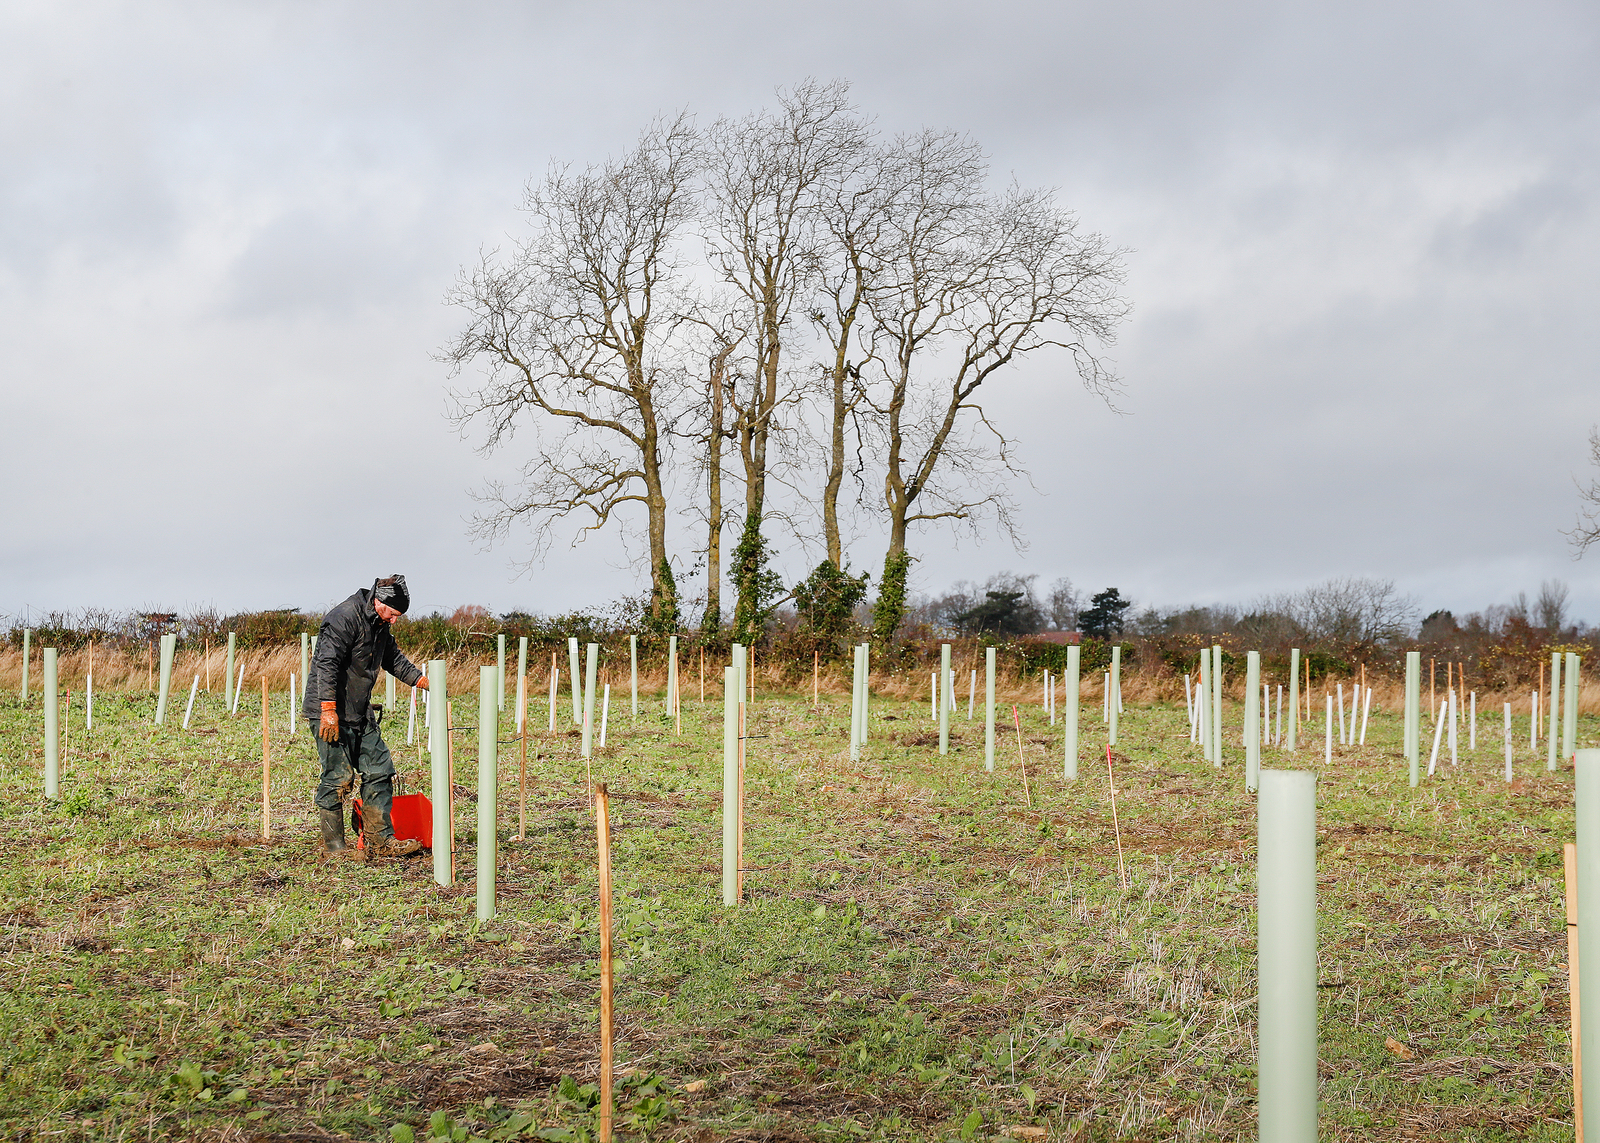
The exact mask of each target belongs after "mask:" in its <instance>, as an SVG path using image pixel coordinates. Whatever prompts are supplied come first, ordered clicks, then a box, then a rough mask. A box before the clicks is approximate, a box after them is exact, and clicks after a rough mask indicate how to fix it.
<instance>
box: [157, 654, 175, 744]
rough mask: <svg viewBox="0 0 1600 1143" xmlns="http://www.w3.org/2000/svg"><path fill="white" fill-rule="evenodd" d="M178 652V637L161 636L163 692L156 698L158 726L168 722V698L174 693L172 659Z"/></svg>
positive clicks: (161, 679)
mask: <svg viewBox="0 0 1600 1143" xmlns="http://www.w3.org/2000/svg"><path fill="white" fill-rule="evenodd" d="M177 650H178V637H177V636H176V635H163V636H161V676H160V686H161V690H160V693H159V695H158V696H157V698H156V725H157V726H162V725H165V723H166V721H167V696H168V695H169V694H170V693H171V691H172V659H173V656H174V655H175V654H176V653H177Z"/></svg>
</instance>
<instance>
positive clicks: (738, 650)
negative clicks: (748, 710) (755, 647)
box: [733, 643, 750, 702]
mask: <svg viewBox="0 0 1600 1143" xmlns="http://www.w3.org/2000/svg"><path fill="white" fill-rule="evenodd" d="M746 655H747V650H746V648H745V645H744V644H743V643H735V644H734V645H733V669H734V672H735V673H736V674H737V676H738V679H739V692H738V698H739V701H740V702H744V700H745V696H746V695H748V694H749V693H750V680H749V679H748V678H747V677H746V676H745V663H746V662H748V659H747V658H746Z"/></svg>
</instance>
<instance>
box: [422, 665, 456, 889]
mask: <svg viewBox="0 0 1600 1143" xmlns="http://www.w3.org/2000/svg"><path fill="white" fill-rule="evenodd" d="M447 684H448V678H447V671H446V669H445V661H444V660H443V659H434V660H432V661H431V662H430V663H429V664H428V706H429V708H430V709H431V708H432V706H433V704H434V703H438V704H439V717H438V718H435V719H432V720H431V721H430V723H429V724H428V758H429V761H430V762H431V763H432V771H433V773H432V777H433V879H434V880H435V881H437V882H438V883H439V884H440V885H441V886H443V887H444V888H446V889H448V888H449V887H450V884H451V876H450V858H451V850H452V849H453V848H454V846H455V823H454V822H452V821H451V820H450V728H449V727H448V726H446V725H445V723H447V722H449V721H450V720H449V719H448V718H446V717H445V711H447V710H448V709H450V708H449V707H448V706H447V705H446V704H447V703H448V702H449V695H448V685H447Z"/></svg>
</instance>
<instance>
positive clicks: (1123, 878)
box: [1106, 745, 1128, 893]
mask: <svg viewBox="0 0 1600 1143" xmlns="http://www.w3.org/2000/svg"><path fill="white" fill-rule="evenodd" d="M1106 784H1107V785H1108V786H1110V787H1111V828H1112V829H1113V830H1114V831H1116V835H1117V879H1118V880H1119V881H1120V882H1121V883H1122V891H1123V892H1124V893H1126V892H1127V891H1128V869H1127V866H1125V865H1124V864H1123V862H1122V826H1121V825H1120V824H1119V823H1118V822H1117V779H1116V776H1115V775H1113V774H1112V772H1111V747H1110V746H1109V745H1108V746H1107V747H1106Z"/></svg>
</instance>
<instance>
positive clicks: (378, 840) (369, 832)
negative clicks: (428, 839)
mask: <svg viewBox="0 0 1600 1143" xmlns="http://www.w3.org/2000/svg"><path fill="white" fill-rule="evenodd" d="M361 833H362V837H363V838H364V839H365V843H366V847H367V852H368V853H370V854H371V855H372V856H373V857H407V856H409V855H411V854H413V853H420V852H422V843H421V842H419V841H418V840H417V839H416V838H407V839H406V840H405V841H401V840H400V839H399V838H397V837H395V836H394V829H393V827H391V826H390V825H389V823H388V822H386V821H384V820H383V811H382V810H380V809H379V808H378V802H377V799H376V798H374V799H373V800H372V801H370V802H367V801H364V802H362V803H361Z"/></svg>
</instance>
